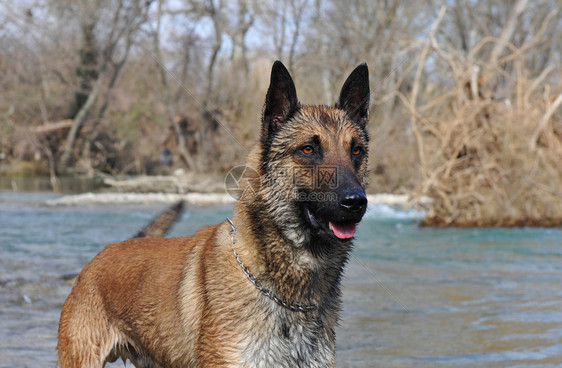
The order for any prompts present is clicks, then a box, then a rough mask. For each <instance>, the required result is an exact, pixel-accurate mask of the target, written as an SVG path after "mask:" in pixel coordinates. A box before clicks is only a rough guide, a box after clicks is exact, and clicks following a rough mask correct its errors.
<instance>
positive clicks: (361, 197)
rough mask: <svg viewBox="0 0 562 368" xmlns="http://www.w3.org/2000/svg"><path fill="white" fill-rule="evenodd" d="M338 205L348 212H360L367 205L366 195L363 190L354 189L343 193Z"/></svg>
mask: <svg viewBox="0 0 562 368" xmlns="http://www.w3.org/2000/svg"><path fill="white" fill-rule="evenodd" d="M340 206H341V207H342V208H343V209H345V210H346V211H349V212H361V211H364V210H365V207H367V197H366V196H365V193H364V192H363V191H357V190H354V191H352V192H348V193H346V194H345V195H344V197H343V198H342V200H341V201H340Z"/></svg>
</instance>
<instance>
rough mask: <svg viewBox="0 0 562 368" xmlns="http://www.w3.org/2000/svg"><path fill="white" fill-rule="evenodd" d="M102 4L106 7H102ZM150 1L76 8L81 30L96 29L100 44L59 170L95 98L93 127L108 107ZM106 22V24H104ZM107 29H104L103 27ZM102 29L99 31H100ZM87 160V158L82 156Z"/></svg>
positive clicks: (124, 0) (65, 164)
mask: <svg viewBox="0 0 562 368" xmlns="http://www.w3.org/2000/svg"><path fill="white" fill-rule="evenodd" d="M104 5H106V6H107V7H103V6H104ZM150 5H151V0H149V1H140V0H131V1H129V0H116V1H114V2H113V1H112V2H110V3H109V4H106V3H104V2H103V1H95V2H91V1H83V2H81V3H80V4H79V7H78V10H77V11H78V16H79V19H80V23H81V25H82V28H85V27H86V28H88V27H92V24H94V26H93V27H96V26H97V29H98V32H99V34H101V35H102V36H101V37H98V42H99V44H100V49H101V53H100V59H101V60H100V61H99V65H100V66H99V78H98V81H97V83H96V84H95V86H94V87H93V89H92V91H91V92H90V93H89V95H88V98H87V99H86V102H85V103H84V105H83V106H82V107H81V108H80V110H79V111H78V113H77V114H76V117H75V118H74V124H73V126H72V128H71V129H70V131H69V133H68V136H67V139H66V143H65V146H64V150H63V153H62V156H61V159H60V168H59V169H60V170H66V169H67V167H68V163H69V159H70V156H71V154H72V152H73V149H74V143H75V140H76V138H77V136H78V134H79V131H80V128H81V127H82V124H83V123H84V121H85V119H86V118H87V116H88V115H89V114H90V113H91V110H92V108H93V106H94V104H95V103H96V101H97V99H98V97H99V95H100V94H101V95H102V96H103V101H102V104H101V107H100V108H99V110H98V114H97V116H96V118H95V120H94V122H95V126H97V125H98V124H99V122H100V121H101V119H102V118H103V116H104V114H105V111H106V109H107V107H108V104H109V96H110V93H111V90H112V89H113V87H114V86H115V83H116V81H117V78H118V76H119V73H120V71H121V69H122V68H123V66H124V65H125V63H126V61H127V58H128V56H129V52H130V50H131V47H132V45H133V42H134V36H135V34H136V32H137V31H138V30H139V28H140V27H141V26H142V25H143V24H144V23H145V22H146V21H147V19H148V10H149V8H150ZM108 20H109V24H108V23H107V21H108ZM105 27H107V28H105ZM102 28H103V29H102ZM95 126H94V129H93V132H94V133H93V134H92V135H90V139H93V138H94V137H95V134H96V133H97V129H96V128H95ZM89 147H90V143H88V142H87V143H86V145H85V149H84V151H85V152H84V153H85V154H86V155H88V153H89V150H90V148H89ZM85 158H86V159H87V157H85Z"/></svg>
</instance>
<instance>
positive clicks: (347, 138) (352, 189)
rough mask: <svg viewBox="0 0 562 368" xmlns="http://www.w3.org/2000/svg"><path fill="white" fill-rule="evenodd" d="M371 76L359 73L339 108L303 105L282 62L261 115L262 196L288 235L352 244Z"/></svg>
mask: <svg viewBox="0 0 562 368" xmlns="http://www.w3.org/2000/svg"><path fill="white" fill-rule="evenodd" d="M368 114H369V74H368V69H367V65H366V64H361V65H359V66H358V67H357V68H356V69H355V70H354V71H353V72H352V73H351V74H350V75H349V77H348V78H347V80H346V82H345V83H344V85H343V87H342V89H341V92H340V96H339V99H338V101H337V102H336V104H335V106H316V105H301V104H300V103H299V102H298V99H297V94H296V89H295V85H294V83H293V79H292V78H291V75H290V74H289V72H288V71H287V69H286V68H285V66H283V64H282V63H281V62H279V61H277V62H275V64H274V65H273V68H272V71H271V82H270V86H269V89H268V91H267V96H266V101H265V105H264V108H263V115H262V130H261V141H260V143H261V155H260V164H259V165H260V168H259V171H260V178H261V179H260V180H261V183H260V192H261V194H262V197H263V198H264V200H265V202H266V205H267V207H268V209H269V213H270V214H272V218H273V219H274V221H276V222H277V223H278V227H279V228H280V229H281V230H282V232H283V233H284V235H285V236H286V237H287V238H289V239H291V240H293V241H294V242H295V243H296V244H297V245H302V244H303V243H304V242H309V241H310V239H311V238H312V237H313V238H315V239H318V238H321V239H323V240H327V241H330V242H348V241H349V239H351V238H352V237H353V236H354V234H355V226H356V224H357V223H358V222H359V221H361V218H362V217H363V215H364V213H365V210H366V207H367V197H366V195H365V186H366V178H367V154H368V141H369V138H368V134H367V131H366V129H365V125H366V124H367V121H368Z"/></svg>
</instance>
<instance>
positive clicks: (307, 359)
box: [243, 311, 335, 368]
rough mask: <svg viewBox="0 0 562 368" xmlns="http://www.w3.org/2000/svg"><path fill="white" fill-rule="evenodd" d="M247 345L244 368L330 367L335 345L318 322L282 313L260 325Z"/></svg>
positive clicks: (300, 314) (290, 312) (327, 331)
mask: <svg viewBox="0 0 562 368" xmlns="http://www.w3.org/2000/svg"><path fill="white" fill-rule="evenodd" d="M258 324H259V325H260V327H257V328H256V330H255V331H259V332H257V333H255V334H254V335H253V336H247V337H246V339H245V341H244V345H245V346H244V347H243V359H244V361H245V364H244V367H303V368H304V367H311V368H314V367H331V366H333V364H334V355H335V341H334V338H333V337H334V335H333V331H329V329H327V328H326V327H325V325H324V324H323V323H322V322H321V321H319V320H318V319H312V318H311V319H307V318H306V317H305V316H303V315H302V313H301V312H293V311H282V312H280V313H277V315H275V316H273V315H270V316H269V317H268V318H266V320H265V321H263V320H262V321H261V323H258Z"/></svg>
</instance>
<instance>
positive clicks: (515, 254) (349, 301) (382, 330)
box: [0, 192, 562, 367]
mask: <svg viewBox="0 0 562 368" xmlns="http://www.w3.org/2000/svg"><path fill="white" fill-rule="evenodd" d="M54 197H56V196H55V195H53V194H50V193H40V192H31V193H13V192H0V367H54V365H55V362H56V354H55V346H56V334H57V328H58V318H59V314H60V308H61V306H62V304H63V302H64V300H65V298H66V296H67V295H68V293H69V292H70V288H71V287H70V285H69V284H68V283H67V282H66V281H64V279H63V278H62V276H64V275H68V274H73V273H76V272H78V271H79V270H80V269H81V268H82V267H83V266H84V265H85V264H86V263H87V262H88V261H89V260H90V259H91V258H92V257H93V256H94V255H95V254H96V253H97V252H98V251H99V250H101V249H102V247H103V246H104V245H105V244H108V243H111V242H114V241H118V240H122V239H126V238H129V237H130V236H132V235H133V234H134V233H136V232H137V231H138V230H139V229H140V228H141V227H143V226H144V225H145V224H146V223H147V222H148V221H149V220H150V219H152V218H153V217H154V216H155V215H156V214H158V213H159V212H161V211H162V210H164V209H165V208H166V205H165V204H143V205H82V206H72V207H47V206H44V205H42V204H43V203H44V202H45V201H46V200H47V199H51V198H54ZM231 210H232V209H231V208H230V207H228V206H227V207H224V206H223V207H190V208H187V210H186V211H185V213H184V214H183V215H182V217H181V219H180V221H179V222H178V223H177V224H176V226H175V227H174V228H173V230H172V231H171V234H170V235H172V236H179V235H186V234H191V233H193V232H194V231H195V230H196V229H198V228H200V227H201V226H203V225H205V224H212V223H217V222H219V221H222V220H224V218H225V217H226V216H228V215H229V214H230V213H231ZM420 216H421V214H419V213H416V212H405V211H402V210H397V209H393V208H390V207H387V206H382V205H372V206H370V208H369V211H368V213H367V215H366V217H365V219H364V220H363V221H362V223H361V225H360V226H359V228H358V234H357V240H356V247H355V250H354V252H353V256H352V258H351V259H350V262H349V264H348V266H347V269H346V276H345V278H344V285H343V286H344V310H343V312H342V320H341V325H340V327H339V329H338V331H337V343H338V351H337V360H338V363H337V366H338V367H373V366H376V367H562V282H561V281H562V230H561V229H531V228H521V229H433V228H419V227H417V226H416V220H417V219H418V218H419V217H420ZM111 366H116V367H118V366H123V364H122V363H121V364H116V363H115V364H112V365H111Z"/></svg>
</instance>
